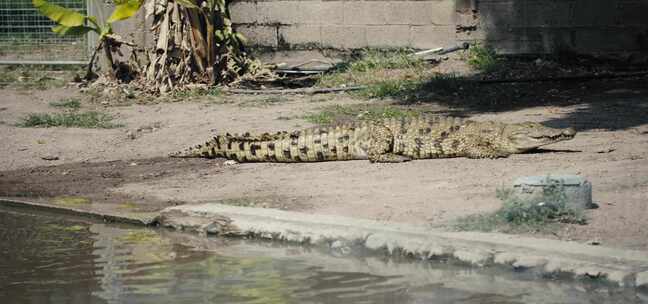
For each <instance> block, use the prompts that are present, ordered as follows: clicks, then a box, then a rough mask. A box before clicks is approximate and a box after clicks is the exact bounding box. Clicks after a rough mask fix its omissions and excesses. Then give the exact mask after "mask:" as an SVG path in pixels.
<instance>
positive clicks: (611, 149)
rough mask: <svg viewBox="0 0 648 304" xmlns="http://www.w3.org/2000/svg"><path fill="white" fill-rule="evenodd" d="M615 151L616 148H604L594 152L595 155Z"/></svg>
mask: <svg viewBox="0 0 648 304" xmlns="http://www.w3.org/2000/svg"><path fill="white" fill-rule="evenodd" d="M614 151H616V148H614V147H606V148H601V149H598V150H596V153H610V152H614Z"/></svg>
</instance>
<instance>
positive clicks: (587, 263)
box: [0, 198, 648, 290]
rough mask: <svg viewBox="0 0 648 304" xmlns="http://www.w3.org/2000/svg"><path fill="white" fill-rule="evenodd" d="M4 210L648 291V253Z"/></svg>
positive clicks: (265, 214)
mask: <svg viewBox="0 0 648 304" xmlns="http://www.w3.org/2000/svg"><path fill="white" fill-rule="evenodd" d="M0 206H5V207H13V208H31V209H36V210H40V211H46V212H55V213H62V214H69V215H76V216H85V217H92V218H97V219H101V220H104V221H109V222H119V223H130V224H136V225H145V226H148V225H154V224H159V225H161V226H164V227H170V228H174V229H177V230H183V231H188V232H198V233H201V234H216V235H221V236H235V237H254V238H260V239H267V240H276V241H288V242H296V243H300V244H304V245H315V246H324V247H327V248H328V249H330V250H333V251H337V252H340V253H342V254H344V253H348V252H351V251H353V250H369V251H371V252H373V253H382V254H385V255H390V256H408V257H414V258H419V259H423V260H434V259H447V258H450V259H454V260H456V261H459V262H462V263H466V264H469V265H473V266H480V267H485V266H494V265H496V266H503V267H505V268H509V269H511V270H515V271H531V272H535V273H538V274H540V275H550V276H551V275H560V276H563V277H564V276H572V277H575V278H585V279H602V280H607V281H608V282H610V283H613V284H618V285H619V286H622V287H630V288H632V287H637V288H641V289H646V290H648V253H647V252H642V251H633V250H624V249H615V248H607V247H599V246H590V245H583V244H579V243H573V242H563V241H555V240H546V239H536V238H528V237H520V236H515V235H507V234H497V233H474V232H444V231H438V230H431V229H427V228H424V227H419V226H410V225H406V224H400V223H381V222H376V221H370V220H364V219H355V218H347V217H338V216H327V215H312V214H305V213H299V212H290V211H281V210H275V209H262V208H248V207H235V206H229V205H222V204H216V203H209V204H199V205H182V206H176V207H170V208H166V209H164V210H162V211H161V212H160V213H159V214H157V213H146V214H136V213H124V214H121V213H120V214H116V213H115V212H101V211H96V210H85V209H79V208H71V207H67V206H56V205H50V204H43V203H35V202H28V201H22V200H15V199H9V198H0Z"/></svg>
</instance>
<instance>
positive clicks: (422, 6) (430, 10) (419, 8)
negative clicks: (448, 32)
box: [386, 0, 455, 25]
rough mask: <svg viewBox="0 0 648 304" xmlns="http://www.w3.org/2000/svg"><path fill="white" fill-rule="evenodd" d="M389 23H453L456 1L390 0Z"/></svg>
mask: <svg viewBox="0 0 648 304" xmlns="http://www.w3.org/2000/svg"><path fill="white" fill-rule="evenodd" d="M388 6H389V14H387V22H386V23H387V24H407V25H451V24H454V23H455V3H454V1H451V0H426V1H390V2H388Z"/></svg>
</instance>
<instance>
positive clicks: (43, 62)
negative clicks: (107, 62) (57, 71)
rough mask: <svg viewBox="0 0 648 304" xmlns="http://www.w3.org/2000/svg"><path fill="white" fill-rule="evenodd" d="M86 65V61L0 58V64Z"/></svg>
mask: <svg viewBox="0 0 648 304" xmlns="http://www.w3.org/2000/svg"><path fill="white" fill-rule="evenodd" d="M4 64H6V65H10V64H11V65H16V64H18V65H87V64H88V61H56V60H51V61H36V60H33V61H29V60H0V65H4Z"/></svg>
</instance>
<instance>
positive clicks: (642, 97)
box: [390, 75, 648, 131]
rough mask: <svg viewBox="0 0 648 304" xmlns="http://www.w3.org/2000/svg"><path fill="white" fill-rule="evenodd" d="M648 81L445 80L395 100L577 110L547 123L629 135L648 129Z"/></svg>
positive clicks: (465, 109) (470, 109) (469, 109)
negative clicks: (627, 131)
mask: <svg viewBox="0 0 648 304" xmlns="http://www.w3.org/2000/svg"><path fill="white" fill-rule="evenodd" d="M647 88H648V77H633V78H617V79H593V80H587V81H583V80H559V81H539V82H511V83H483V82H479V81H476V80H475V79H474V77H470V78H466V77H459V76H452V75H450V76H448V75H441V76H438V77H435V78H432V79H430V80H428V81H426V82H423V83H421V84H419V85H416V86H411V87H408V88H406V89H405V90H402V91H400V92H398V93H397V94H394V95H393V96H390V97H392V98H394V99H395V100H397V103H398V104H401V105H414V104H426V103H430V104H432V103H435V104H440V105H445V106H448V107H450V108H454V109H460V111H459V114H460V115H462V116H469V115H472V114H477V113H487V112H505V111H515V110H521V109H525V108H532V107H540V106H545V107H546V106H561V107H562V106H573V107H574V108H575V110H573V111H570V112H569V113H566V114H565V115H564V117H562V118H559V119H552V120H550V121H547V122H545V123H546V124H547V125H549V126H552V127H566V126H571V127H574V128H576V129H577V130H579V131H586V130H594V129H598V130H609V131H613V130H624V129H628V128H632V127H636V126H640V125H643V124H648V90H647Z"/></svg>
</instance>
